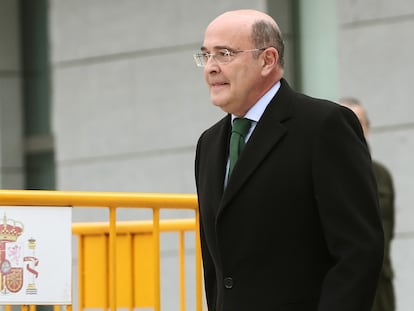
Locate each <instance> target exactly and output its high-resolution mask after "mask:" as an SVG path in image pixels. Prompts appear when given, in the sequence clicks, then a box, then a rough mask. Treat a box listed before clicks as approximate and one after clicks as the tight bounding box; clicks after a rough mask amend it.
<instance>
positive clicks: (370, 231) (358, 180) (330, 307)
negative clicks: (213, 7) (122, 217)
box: [194, 10, 383, 311]
mask: <svg viewBox="0 0 414 311" xmlns="http://www.w3.org/2000/svg"><path fill="white" fill-rule="evenodd" d="M194 57H195V60H196V63H197V65H198V66H203V67H204V78H205V80H206V82H207V85H208V88H209V91H210V97H211V101H212V103H213V104H214V105H216V106H218V107H220V108H221V109H222V110H223V111H224V112H226V113H227V115H226V116H225V117H224V118H223V119H222V120H220V121H218V122H217V123H216V124H214V125H213V126H212V127H210V128H209V129H207V130H206V131H205V132H204V133H203V134H202V135H201V136H200V138H199V141H198V144H197V151H196V158H195V178H196V186H197V194H198V203H199V209H200V232H201V245H202V256H203V267H204V279H205V291H206V299H207V305H208V310H209V311H253V310H258V311H276V310H284V311H287V310H289V311H316V310H318V311H369V310H370V308H371V306H372V302H373V298H374V294H375V288H376V284H377V281H378V276H379V272H380V269H381V263H382V257H383V231H382V226H381V220H380V217H379V211H378V199H377V188H376V183H375V177H374V174H373V171H372V167H371V158H370V155H369V152H368V149H367V146H366V143H365V139H364V136H363V133H362V129H361V125H360V124H359V122H358V119H357V118H356V117H355V115H354V114H353V113H352V112H351V111H350V110H349V109H347V108H345V107H342V106H340V105H337V104H334V103H332V102H328V101H326V100H320V99H315V98H310V97H307V96H305V95H302V94H298V93H296V92H294V91H293V90H292V89H291V88H290V87H289V85H288V83H287V82H286V81H285V80H284V79H283V78H282V77H283V41H282V38H281V34H280V31H279V28H278V26H277V24H276V22H275V21H274V20H273V19H272V18H271V17H270V16H268V15H266V14H264V13H262V12H258V11H254V10H238V11H231V12H226V13H224V14H222V15H220V16H218V17H217V18H216V19H214V20H213V21H212V22H211V23H210V24H209V25H208V27H207V29H206V31H205V35H204V42H203V46H202V47H201V53H198V54H196V55H195V56H194ZM240 118H243V119H250V120H251V125H250V126H249V127H248V130H249V131H248V132H247V133H242V132H243V131H242V130H240V129H239V126H238V124H240V122H239V121H240ZM233 119H234V121H233ZM243 122H244V121H243ZM247 122H249V121H247ZM232 124H234V126H235V127H237V133H236V131H234V132H235V133H233V134H234V135H233V134H232V137H236V136H238V137H240V136H243V139H244V141H247V143H246V144H245V146H244V149H243V151H242V152H241V154H240V157H239V159H238V160H237V162H236V164H235V165H234V164H233V149H237V148H233V146H234V145H235V146H238V148H239V149H242V147H243V144H242V143H236V144H234V143H233V142H234V139H233V138H232V139H230V135H231V131H232ZM236 124H237V126H236ZM230 141H231V145H232V147H231V149H230V150H229V143H230ZM242 142H243V140H242ZM229 151H231V154H230V158H231V159H230V160H231V161H229ZM229 162H230V163H229ZM233 166H234V168H232V167H233ZM229 173H231V174H229Z"/></svg>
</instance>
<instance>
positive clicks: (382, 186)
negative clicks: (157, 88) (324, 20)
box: [339, 97, 395, 311]
mask: <svg viewBox="0 0 414 311" xmlns="http://www.w3.org/2000/svg"><path fill="white" fill-rule="evenodd" d="M339 103H340V104H341V105H343V106H346V107H348V108H349V109H351V110H352V111H353V112H354V113H355V115H356V116H357V117H358V119H359V122H361V125H362V129H363V131H364V135H365V137H366V138H367V137H368V133H369V128H370V123H369V119H368V116H367V113H366V110H365V108H364V107H363V105H362V104H361V102H360V101H359V100H358V99H356V98H352V97H344V98H341V99H340V100H339ZM372 166H373V169H374V173H375V176H376V178H377V183H378V194H379V205H380V211H381V217H382V224H383V228H384V237H385V247H384V249H385V250H384V262H383V265H382V270H381V275H380V279H379V282H378V288H377V293H376V295H375V300H374V307H373V309H372V311H394V310H395V294H394V287H393V275H394V273H393V268H392V263H391V241H392V239H393V237H394V214H395V208H394V200H395V192H394V183H393V178H392V175H391V173H390V171H389V170H388V169H387V168H386V167H385V166H384V165H383V164H381V163H379V162H378V161H375V160H373V161H372Z"/></svg>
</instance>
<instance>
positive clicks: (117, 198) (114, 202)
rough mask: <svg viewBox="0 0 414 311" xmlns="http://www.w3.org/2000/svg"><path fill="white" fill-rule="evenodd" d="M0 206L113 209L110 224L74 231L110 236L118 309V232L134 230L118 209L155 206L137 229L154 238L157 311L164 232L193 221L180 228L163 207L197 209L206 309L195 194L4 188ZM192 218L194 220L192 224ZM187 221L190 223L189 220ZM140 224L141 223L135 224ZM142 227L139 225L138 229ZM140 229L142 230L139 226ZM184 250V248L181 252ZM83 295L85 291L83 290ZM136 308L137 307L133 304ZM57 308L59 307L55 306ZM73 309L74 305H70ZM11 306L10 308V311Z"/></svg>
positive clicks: (112, 295)
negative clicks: (121, 218) (164, 214)
mask: <svg viewBox="0 0 414 311" xmlns="http://www.w3.org/2000/svg"><path fill="white" fill-rule="evenodd" d="M0 206H33V207H38V206H57V207H58V206H66V207H67V206H71V207H74V208H82V207H89V208H90V207H96V208H107V209H108V210H109V220H108V224H102V223H100V224H97V225H93V224H90V223H89V224H86V226H85V224H73V225H72V232H73V234H77V235H79V234H84V233H87V231H88V230H92V231H93V230H97V229H98V230H100V231H101V232H102V231H104V232H105V231H106V232H107V233H108V235H109V256H108V257H109V258H108V262H109V267H108V270H109V273H108V285H109V287H108V288H109V290H108V295H109V297H108V298H109V299H108V301H109V308H110V310H111V311H115V310H116V309H117V307H118V305H117V296H116V292H117V291H116V288H115V287H116V269H117V258H116V250H117V233H119V232H120V231H122V230H129V229H131V230H132V227H131V226H130V225H131V223H129V224H124V225H121V224H120V223H119V222H117V217H116V212H117V209H118V208H146V209H152V212H153V215H152V220H151V221H146V222H142V223H141V224H140V225H139V226H136V227H134V230H147V231H151V232H152V235H153V238H152V243H153V247H152V249H153V252H154V253H153V265H154V275H153V280H154V283H153V286H154V288H153V295H154V299H153V302H154V305H153V309H154V311H161V294H160V280H161V275H160V233H161V232H162V231H168V230H171V229H173V227H175V229H177V230H178V231H179V230H183V229H184V230H187V229H189V228H188V226H190V227H191V220H187V221H184V223H185V225H184V224H183V223H181V225H184V226H187V228H181V229H180V228H178V227H179V226H180V224H179V223H174V222H171V221H165V220H163V221H161V220H160V210H162V209H186V210H192V211H194V215H195V217H194V219H193V220H192V221H193V224H194V231H195V237H196V238H195V250H196V251H195V266H196V270H195V278H196V281H195V284H196V297H195V300H196V310H197V311H202V272H201V271H202V270H201V252H200V243H199V214H198V209H197V198H196V195H193V194H165V193H164V194H161V193H129V192H79V191H44V190H0ZM188 221H190V223H188ZM186 222H187V223H186ZM132 225H138V224H136V223H135V224H132ZM138 227H139V228H138ZM137 228H138V229H137ZM180 245H183V236H182V235H180ZM182 251H183V250H180V253H181V252H182ZM183 258H184V255H183V254H180V267H181V266H182V265H183V264H184V263H183ZM182 271H183V270H181V268H180V287H181V290H180V310H181V311H184V310H185V301H184V299H185V298H184V297H185V294H184V293H185V291H184V283H183V282H184V280H181V277H183V276H184V275H183V272H182ZM80 295H82V293H80ZM131 307H132V308H133V306H131ZM27 308H29V310H30V311H33V310H35V308H36V306H23V308H22V309H23V311H27ZM54 308H55V310H58V309H59V306H55V307H54ZM66 308H67V310H69V311H71V309H72V306H71V305H68V306H66ZM8 310H10V306H7V307H6V311H8Z"/></svg>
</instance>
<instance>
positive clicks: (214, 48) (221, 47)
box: [200, 45, 233, 52]
mask: <svg viewBox="0 0 414 311" xmlns="http://www.w3.org/2000/svg"><path fill="white" fill-rule="evenodd" d="M224 49H227V50H230V51H233V49H232V48H231V47H229V46H227V45H216V46H215V47H213V50H224ZM200 50H201V51H202V52H205V51H208V49H207V48H206V47H205V46H202V47H201V48H200Z"/></svg>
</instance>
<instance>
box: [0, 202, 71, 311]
mask: <svg viewBox="0 0 414 311" xmlns="http://www.w3.org/2000/svg"><path fill="white" fill-rule="evenodd" d="M71 243H72V208H71V207H43V206H42V207H39V206H36V207H22V206H0V304H36V305H48V304H71V297H72V294H71V291H72V283H71V279H72V277H71V276H72V272H71V268H72V244H71Z"/></svg>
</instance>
